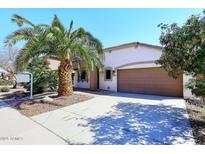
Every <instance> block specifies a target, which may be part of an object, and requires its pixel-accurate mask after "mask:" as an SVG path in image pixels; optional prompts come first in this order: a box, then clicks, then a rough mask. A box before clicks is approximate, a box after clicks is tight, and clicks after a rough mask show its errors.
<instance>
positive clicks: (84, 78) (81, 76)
mask: <svg viewBox="0 0 205 154" xmlns="http://www.w3.org/2000/svg"><path fill="white" fill-rule="evenodd" d="M84 81H88V78H87V73H86V71H82V72H81V73H78V82H84Z"/></svg>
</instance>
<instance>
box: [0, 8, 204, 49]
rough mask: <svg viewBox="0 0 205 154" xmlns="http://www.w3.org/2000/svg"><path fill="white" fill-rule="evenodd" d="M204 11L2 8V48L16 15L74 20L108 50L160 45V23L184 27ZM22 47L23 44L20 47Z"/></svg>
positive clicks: (36, 20)
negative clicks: (126, 45) (131, 44)
mask: <svg viewBox="0 0 205 154" xmlns="http://www.w3.org/2000/svg"><path fill="white" fill-rule="evenodd" d="M201 12H202V9H69V8H68V9H0V20H1V24H0V27H1V30H0V47H3V41H4V39H5V37H6V36H7V35H8V34H10V33H11V32H12V31H14V30H16V29H18V27H17V26H16V25H15V24H14V23H12V22H11V16H12V15H13V14H14V13H16V14H19V15H21V16H23V17H26V18H28V19H29V20H31V21H32V22H34V23H50V22H51V20H52V18H53V15H54V14H56V15H58V16H59V18H60V19H61V20H62V22H63V23H64V24H65V25H69V22H70V20H74V26H75V28H78V27H84V28H85V29H86V30H87V31H89V32H91V33H92V34H93V35H94V36H96V37H97V38H99V39H100V40H101V42H102V43H103V46H104V47H110V46H114V45H118V44H122V43H128V42H135V41H136V42H137V41H139V42H144V43H150V44H154V45H160V44H159V36H160V28H158V27H157V25H158V24H160V23H168V24H169V23H173V22H176V23H179V24H182V23H184V22H185V21H186V19H187V18H188V17H189V16H190V15H192V14H198V13H201ZM17 46H18V47H19V46H20V45H17Z"/></svg>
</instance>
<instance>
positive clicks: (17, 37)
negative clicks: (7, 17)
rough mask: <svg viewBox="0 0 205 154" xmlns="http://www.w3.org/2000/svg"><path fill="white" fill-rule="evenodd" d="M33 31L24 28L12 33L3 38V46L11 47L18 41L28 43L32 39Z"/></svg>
mask: <svg viewBox="0 0 205 154" xmlns="http://www.w3.org/2000/svg"><path fill="white" fill-rule="evenodd" d="M33 35H34V31H33V29H32V28H30V27H25V28H21V29H18V30H16V31H14V32H13V33H12V34H10V35H8V36H7V37H6V38H5V41H4V43H5V46H12V45H14V44H16V43H17V42H19V41H28V40H30V39H32V36H33Z"/></svg>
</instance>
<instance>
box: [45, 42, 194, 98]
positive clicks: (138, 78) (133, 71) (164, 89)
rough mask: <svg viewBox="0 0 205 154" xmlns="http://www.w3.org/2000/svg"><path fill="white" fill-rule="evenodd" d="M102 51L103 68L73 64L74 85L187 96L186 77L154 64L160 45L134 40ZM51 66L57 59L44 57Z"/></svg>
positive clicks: (92, 88) (95, 88)
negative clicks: (171, 74)
mask: <svg viewBox="0 0 205 154" xmlns="http://www.w3.org/2000/svg"><path fill="white" fill-rule="evenodd" d="M104 50H105V60H104V61H103V64H104V68H103V69H101V70H95V71H93V72H91V73H89V75H88V73H86V72H85V71H82V72H81V73H79V72H78V70H77V69H76V68H75V67H74V71H73V85H74V87H77V88H86V89H91V90H97V89H103V90H110V91H115V92H131V93H142V94H153V95H163V96H177V97H190V94H191V93H190V91H189V90H187V89H186V88H185V83H186V82H187V80H188V77H187V76H185V75H183V74H181V75H180V76H179V78H178V79H176V80H175V79H173V78H171V77H169V76H168V73H167V72H166V71H165V70H164V69H162V68H160V65H157V64H155V60H158V59H159V58H160V56H161V54H162V47H160V46H155V45H150V44H145V43H140V42H133V43H127V44H122V45H118V46H114V47H110V48H106V49H104ZM47 61H49V64H50V65H49V66H50V67H51V68H52V69H57V68H58V65H59V61H58V60H57V59H56V58H55V57H50V58H48V59H47Z"/></svg>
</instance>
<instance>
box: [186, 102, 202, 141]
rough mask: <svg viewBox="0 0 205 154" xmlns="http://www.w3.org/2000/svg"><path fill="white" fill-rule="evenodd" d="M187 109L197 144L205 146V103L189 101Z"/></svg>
mask: <svg viewBox="0 0 205 154" xmlns="http://www.w3.org/2000/svg"><path fill="white" fill-rule="evenodd" d="M186 107H187V111H188V114H189V119H190V122H191V126H192V130H193V135H194V139H195V142H196V144H203V145H205V103H203V102H201V101H198V100H187V101H186Z"/></svg>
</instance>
